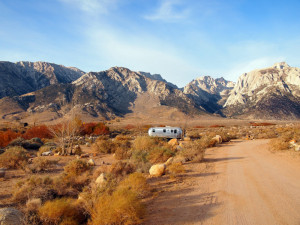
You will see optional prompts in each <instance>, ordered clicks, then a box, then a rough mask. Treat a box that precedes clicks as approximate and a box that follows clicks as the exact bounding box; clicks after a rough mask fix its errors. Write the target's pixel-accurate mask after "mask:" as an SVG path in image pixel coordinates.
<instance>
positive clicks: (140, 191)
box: [118, 172, 150, 197]
mask: <svg viewBox="0 0 300 225" xmlns="http://www.w3.org/2000/svg"><path fill="white" fill-rule="evenodd" d="M118 187H119V188H127V189H130V190H133V191H134V192H135V193H137V196H138V197H145V196H146V195H147V194H148V193H149V190H150V186H149V184H148V183H147V180H146V178H145V176H144V175H143V174H142V173H137V172H136V173H132V174H130V175H129V176H128V177H126V178H125V179H124V180H123V181H121V182H120V184H119V186H118Z"/></svg>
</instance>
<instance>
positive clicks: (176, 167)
mask: <svg viewBox="0 0 300 225" xmlns="http://www.w3.org/2000/svg"><path fill="white" fill-rule="evenodd" d="M167 171H168V173H169V174H171V175H173V176H175V175H177V174H180V173H184V172H185V168H184V166H183V165H182V164H181V163H180V162H178V163H173V164H171V165H169V166H168V167H167Z"/></svg>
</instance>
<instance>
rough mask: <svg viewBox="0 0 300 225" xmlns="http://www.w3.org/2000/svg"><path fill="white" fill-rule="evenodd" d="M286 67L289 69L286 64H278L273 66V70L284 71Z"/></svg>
mask: <svg viewBox="0 0 300 225" xmlns="http://www.w3.org/2000/svg"><path fill="white" fill-rule="evenodd" d="M286 67H290V66H289V65H288V64H287V63H286V62H278V63H275V64H274V65H273V68H274V69H281V70H282V69H284V68H286Z"/></svg>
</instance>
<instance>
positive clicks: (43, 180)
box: [12, 176, 56, 203]
mask: <svg viewBox="0 0 300 225" xmlns="http://www.w3.org/2000/svg"><path fill="white" fill-rule="evenodd" d="M55 195H56V192H55V190H54V189H53V179H51V178H50V177H48V176H47V177H41V176H31V177H30V178H28V179H27V180H25V181H22V182H19V183H17V185H16V186H15V188H14V190H13V197H12V199H13V201H15V202H17V203H25V202H26V201H27V200H28V199H32V198H40V199H41V200H42V201H44V200H49V199H53V198H54V196H55Z"/></svg>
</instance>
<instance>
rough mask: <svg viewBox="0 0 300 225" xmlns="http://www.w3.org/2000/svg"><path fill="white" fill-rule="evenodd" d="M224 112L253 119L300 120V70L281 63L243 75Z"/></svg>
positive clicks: (225, 105)
mask: <svg viewBox="0 0 300 225" xmlns="http://www.w3.org/2000/svg"><path fill="white" fill-rule="evenodd" d="M224 112H225V114H226V115H228V116H240V115H243V116H246V117H250V118H251V117H253V118H255V117H260V118H270V117H271V118H276V119H279V118H299V117H300V69H299V68H296V67H290V66H289V65H288V64H287V63H285V62H281V63H275V64H274V65H273V66H272V67H268V68H265V69H258V70H253V71H251V72H249V73H244V74H242V75H241V76H240V77H239V79H238V82H237V83H236V85H235V87H234V88H233V90H232V91H231V93H230V95H229V97H228V99H227V101H226V103H225V104H224Z"/></svg>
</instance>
